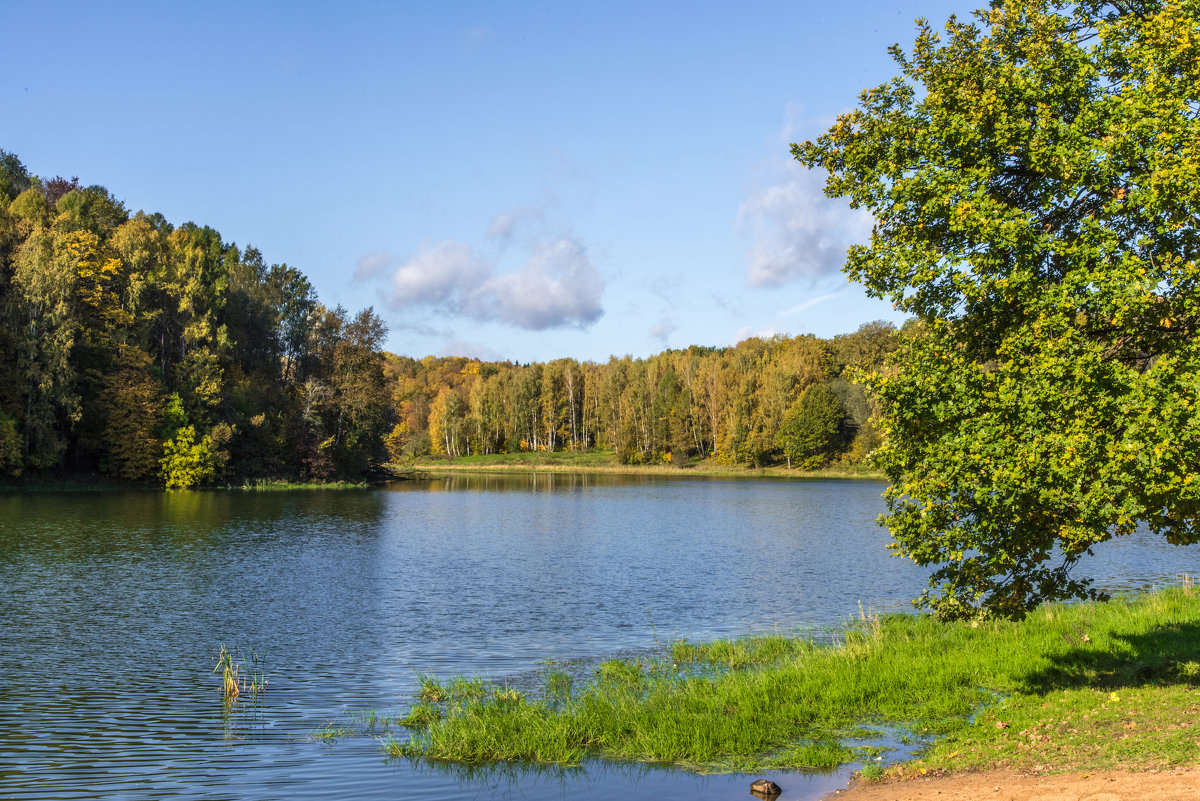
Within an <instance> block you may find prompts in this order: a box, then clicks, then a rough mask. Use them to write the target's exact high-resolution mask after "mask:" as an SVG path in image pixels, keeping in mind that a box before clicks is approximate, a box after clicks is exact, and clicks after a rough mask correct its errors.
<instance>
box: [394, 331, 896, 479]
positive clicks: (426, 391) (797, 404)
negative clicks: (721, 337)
mask: <svg viewBox="0 0 1200 801" xmlns="http://www.w3.org/2000/svg"><path fill="white" fill-rule="evenodd" d="M896 343H897V332H896V330H895V329H894V328H893V327H892V326H891V325H890V324H888V323H883V322H874V323H867V324H866V325H863V326H862V327H860V328H859V329H858V330H857V331H855V332H854V333H851V334H845V335H840V336H836V337H833V338H832V339H820V338H818V337H815V336H811V335H806V336H797V337H785V336H776V337H772V338H769V339H763V338H758V337H755V338H751V339H747V340H744V341H742V342H739V343H738V344H737V345H735V346H733V347H727V348H706V347H698V346H692V347H689V348H687V349H683V350H668V351H664V352H662V353H659V354H656V355H654V356H651V357H649V358H647V359H634V358H632V357H630V356H624V357H620V358H618V357H615V356H614V357H612V358H610V359H609V360H608V361H607V362H605V363H602V364H598V363H595V362H582V363H581V362H578V361H575V360H573V359H557V360H555V361H551V362H547V363H544V364H537V363H534V364H527V365H519V364H512V363H510V362H481V361H478V360H473V359H466V358H435V357H427V358H425V359H420V360H417V359H410V358H405V357H398V356H390V355H389V356H388V357H387V364H386V370H387V373H388V376H389V385H391V386H392V387H393V395H394V404H395V409H396V414H397V423H396V425H395V426H394V427H393V429H392V431H391V432H390V433H389V435H388V437H387V448H388V451H389V454H390V456H391V458H392V459H393V460H394V461H402V460H404V459H405V458H409V457H412V456H418V455H421V454H424V453H434V454H444V455H446V456H449V457H454V456H466V455H470V454H487V453H501V452H515V451H555V450H584V449H590V448H598V449H602V450H611V451H613V452H615V454H616V458H617V460H618V461H620V462H621V463H623V464H656V463H665V464H673V463H674V464H681V463H684V462H687V461H692V460H698V459H714V460H716V461H718V462H720V463H722V464H728V465H742V466H747V467H761V466H765V465H773V464H786V465H787V466H789V467H795V468H805V469H811V468H815V467H821V466H824V465H828V464H831V463H838V464H842V465H849V464H856V463H858V462H861V461H862V459H863V458H864V457H865V456H866V455H867V454H868V453H870V452H871V451H872V450H873V449H874V448H875V446H876V445H877V444H878V441H879V435H878V433H877V431H876V429H875V428H874V426H873V424H872V422H871V420H872V417H873V416H874V409H873V406H872V403H871V402H870V401H869V400H868V398H867V397H866V395H865V394H864V392H863V389H862V387H861V386H860V385H859V384H856V383H854V382H853V380H852V379H853V378H854V377H855V376H856V374H858V373H859V372H860V371H861V372H868V371H872V370H876V369H878V368H879V367H880V366H881V365H882V364H883V362H884V359H885V358H886V356H887V354H889V353H890V352H892V351H893V350H895V348H896Z"/></svg>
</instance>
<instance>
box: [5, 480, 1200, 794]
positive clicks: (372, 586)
mask: <svg viewBox="0 0 1200 801" xmlns="http://www.w3.org/2000/svg"><path fill="white" fill-rule="evenodd" d="M882 490H883V485H882V484H879V483H875V482H850V481H771V480H731V479H703V478H695V479H667V478H649V477H626V476H613V475H600V476H573V475H561V474H551V475H534V474H529V475H516V476H513V475H508V476H500V475H476V476H469V475H459V476H453V477H450V478H446V479H439V480H432V481H411V482H398V483H395V484H393V485H391V486H389V487H387V488H382V489H371V490H361V491H359V490H348V491H347V490H342V491H294V492H263V493H249V492H170V493H162V492H132V491H131V492H118V493H91V492H80V493H63V494H55V493H39V494H29V495H17V494H5V495H0V590H2V592H0V622H2V624H3V626H2V629H0V675H3V676H4V679H3V682H2V683H0V796H3V797H6V798H19V799H35V798H36V799H50V798H54V799H69V798H95V797H97V796H103V797H106V798H129V799H133V798H137V799H142V798H167V797H171V798H184V799H188V798H196V799H275V798H278V799H302V798H332V797H347V798H351V797H352V798H366V799H374V798H388V799H395V798H406V799H408V798H429V799H433V798H438V799H445V798H480V799H483V798H513V799H532V800H535V801H536V800H538V799H566V798H572V799H616V798H622V799H624V798H631V797H651V796H652V797H655V798H657V799H723V798H730V799H732V798H738V799H741V798H746V797H747V796H748V795H749V792H748V789H749V783H750V781H751V779H753V778H757V776H749V777H748V776H732V777H730V776H710V777H703V776H694V775H691V774H686V773H680V772H676V771H670V770H664V769H661V768H648V767H644V766H623V765H609V764H605V763H590V764H588V765H586V766H584V767H583V768H582V769H579V770H571V771H555V770H549V771H527V770H520V769H508V770H489V771H482V772H476V773H474V774H469V773H465V772H464V771H462V770H461V769H456V768H454V767H453V766H433V765H428V764H425V763H415V764H414V763H410V762H408V761H406V760H399V761H397V760H389V759H387V758H386V757H385V756H384V755H383V754H382V753H381V751H380V748H379V743H378V737H379V736H382V734H379V735H378V736H373V735H372V734H370V733H367V734H365V735H364V734H359V735H356V736H350V737H342V738H334V739H332V740H329V741H326V740H323V739H321V738H314V737H313V736H312V735H313V733H314V732H320V731H322V730H325V729H327V728H335V729H336V728H354V729H356V730H358V731H361V729H362V723H361V721H362V720H363V719H364V718H365V717H366V716H367V715H369V713H370V711H371V710H374V711H375V712H376V713H377V714H380V715H382V714H393V713H395V712H397V711H400V710H402V709H403V708H405V707H407V706H408V705H409V704H410V703H412V700H413V698H412V697H413V695H414V693H415V691H416V688H417V687H418V680H417V679H418V676H419V675H420V674H434V675H436V676H438V677H441V678H443V679H448V678H451V677H453V676H457V675H468V676H477V675H478V676H483V677H486V678H488V679H491V680H497V681H507V682H509V683H510V684H511V685H513V686H517V687H523V686H528V687H533V686H536V683H537V681H538V677H539V675H540V674H541V673H542V672H543V671H545V670H546V664H547V663H548V662H551V661H554V662H559V663H568V664H572V665H575V669H576V670H579V671H583V672H586V671H587V670H588V669H589V665H591V664H594V663H595V661H597V660H600V659H603V658H607V657H611V656H614V655H632V654H637V653H642V652H645V651H649V650H652V649H655V648H656V647H657V646H658V645H659V644H662V643H666V642H669V641H670V640H672V639H677V638H688V639H692V640H698V639H699V640H703V639H711V638H715V637H727V636H738V635H743V634H748V633H754V632H769V631H781V632H790V631H794V630H796V629H797V628H804V629H808V630H811V629H813V628H816V629H817V630H820V629H823V628H825V627H836V626H839V625H840V624H842V623H843V622H844V621H846V620H847V618H849V617H850V616H851V615H857V614H858V610H859V604H861V605H862V607H863V608H864V609H875V610H878V611H891V610H903V609H908V608H910V607H909V599H911V598H912V597H914V596H915V595H916V594H917V593H918V592H920V590H921V589H922V588H923V586H924V582H925V573H924V572H923V571H921V570H919V569H918V568H916V567H915V566H913V565H912V564H910V563H908V562H905V561H902V560H899V559H894V558H890V557H889V556H888V555H887V552H886V551H885V548H884V546H885V544H886V542H887V536H886V534H885V532H883V531H882V530H880V529H879V528H878V527H877V526H876V525H875V523H874V519H875V517H876V516H877V515H878V514H879V513H880V512H881V511H882V501H881V499H880V494H881V492H882ZM1198 555H1200V550H1198V549H1197V548H1196V547H1189V548H1174V547H1171V546H1168V545H1166V544H1165V543H1163V542H1161V541H1160V540H1158V539H1155V538H1154V537H1152V536H1149V535H1140V534H1139V535H1136V536H1134V537H1131V538H1127V539H1126V540H1124V541H1121V542H1118V543H1109V544H1106V545H1104V546H1102V547H1101V548H1099V549H1097V555H1096V556H1095V557H1094V558H1093V559H1092V560H1091V562H1090V563H1089V564H1088V565H1087V569H1088V570H1090V571H1091V573H1092V574H1093V575H1095V576H1097V577H1098V578H1099V584H1100V586H1101V587H1104V588H1107V589H1116V590H1121V589H1136V588H1140V587H1145V586H1151V585H1155V584H1163V583H1170V582H1173V581H1174V580H1175V579H1176V578H1177V577H1178V576H1179V575H1180V574H1182V573H1185V572H1192V573H1194V572H1195V568H1196V565H1197V564H1198V562H1197V556H1198ZM222 644H226V645H228V646H230V647H232V648H236V649H239V650H240V651H241V652H242V653H243V654H249V653H250V651H251V650H253V652H254V654H255V655H256V658H260V659H261V660H262V662H261V664H262V667H263V670H264V673H265V675H266V677H267V679H268V681H269V689H268V690H267V692H266V693H265V694H264V695H262V696H259V697H258V698H257V699H255V700H253V701H242V702H239V703H238V704H236V705H235V706H234V708H233V710H232V711H230V712H227V711H226V709H225V707H224V705H223V704H222V700H221V696H220V679H219V676H217V675H215V674H214V673H213V666H214V660H215V654H216V651H217V648H218V647H219V646H220V645H222ZM764 775H769V776H770V777H771V778H774V779H775V781H777V782H778V783H779V784H780V785H782V786H783V787H784V790H785V794H784V796H783V797H784V798H787V799H793V798H816V797H819V796H820V795H822V794H823V793H826V792H829V791H831V790H833V789H835V788H837V787H839V786H843V785H844V783H845V780H846V778H845V772H842V773H839V774H834V775H828V776H815V777H808V776H804V775H801V774H764Z"/></svg>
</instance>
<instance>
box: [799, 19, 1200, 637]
mask: <svg viewBox="0 0 1200 801" xmlns="http://www.w3.org/2000/svg"><path fill="white" fill-rule="evenodd" d="M893 54H894V57H895V60H896V62H897V64H898V65H899V70H900V76H899V77H897V78H895V79H894V80H892V81H890V82H888V83H885V84H883V85H881V86H878V87H876V88H874V89H870V90H867V91H866V92H864V93H863V94H862V95H861V97H860V102H859V105H858V107H857V108H856V109H855V110H853V111H851V112H849V113H847V114H845V115H843V116H841V117H839V118H838V120H837V122H836V123H835V124H834V125H833V127H832V128H831V129H830V130H829V131H828V132H827V133H826V134H825V135H824V136H822V137H820V138H819V139H817V140H816V141H815V142H813V141H810V142H804V143H802V144H799V145H794V146H793V154H794V155H795V157H796V158H797V159H798V160H799V161H800V162H802V163H804V164H805V165H807V166H809V167H820V168H824V169H825V170H826V171H827V172H828V176H829V177H828V182H827V184H826V194H828V195H829V196H831V197H846V198H849V199H850V202H851V205H853V206H855V207H861V208H865V209H868V210H869V211H870V212H871V213H872V214H873V215H874V218H875V226H874V230H873V232H872V234H871V237H870V241H869V242H867V243H865V244H862V245H859V246H856V247H854V248H852V249H851V250H850V252H849V255H848V259H847V263H846V268H845V269H846V272H847V274H848V275H849V276H850V277H851V278H852V279H854V280H856V281H859V282H861V283H862V284H864V285H865V286H866V288H867V289H868V291H869V292H870V293H871V294H872V295H875V296H877V297H881V298H889V299H890V300H891V301H892V302H893V303H894V304H895V305H896V307H897V308H899V309H902V310H904V311H907V312H911V313H913V314H915V315H916V316H917V317H918V319H919V322H920V324H919V325H917V326H914V327H913V328H912V335H911V336H909V337H908V338H907V341H906V342H905V344H904V345H903V347H902V349H901V350H900V351H899V352H898V353H897V354H896V357H895V358H894V359H893V362H892V364H893V365H894V367H893V368H892V369H891V370H890V371H883V372H881V373H879V374H877V375H876V377H875V379H874V387H875V391H876V392H877V394H878V398H879V400H880V402H881V404H882V408H883V415H884V418H885V421H884V425H885V435H886V438H885V444H884V446H883V448H882V452H881V464H882V465H883V467H884V468H885V469H886V471H887V474H888V476H889V478H890V480H891V487H890V489H889V490H888V491H887V495H886V499H887V508H888V511H887V514H886V515H885V516H884V517H883V522H884V523H885V524H886V525H887V526H888V528H889V529H890V530H891V532H892V536H893V540H894V541H893V546H892V547H893V548H894V549H895V551H896V552H898V553H899V554H901V555H904V556H907V557H910V558H912V559H913V560H914V561H916V562H917V563H919V564H922V565H932V566H936V567H937V569H936V571H935V572H934V574H933V579H932V581H931V588H930V590H929V591H928V592H927V593H926V594H925V595H924V596H923V597H922V599H919V600H920V601H923V602H924V603H926V604H929V605H930V606H932V607H933V608H934V609H935V610H936V611H938V612H939V613H941V614H942V615H944V616H947V617H956V616H962V615H970V614H976V613H977V612H978V611H980V610H982V611H983V612H985V613H987V614H996V615H1005V616H1021V615H1022V614H1024V613H1025V612H1026V611H1027V610H1029V609H1030V608H1032V607H1033V606H1035V605H1036V604H1038V603H1039V602H1041V601H1042V600H1045V599H1058V598H1068V597H1078V596H1082V595H1085V594H1087V593H1088V592H1089V586H1088V582H1087V581H1086V580H1085V579H1082V578H1080V577H1079V576H1078V575H1077V574H1075V573H1073V572H1072V570H1073V568H1075V567H1076V565H1077V563H1078V562H1079V561H1080V559H1081V558H1082V557H1084V556H1085V555H1087V554H1089V553H1091V549H1092V548H1093V547H1094V546H1096V545H1098V544H1099V543H1102V542H1104V541H1106V540H1109V539H1111V538H1113V537H1118V536H1122V535H1128V534H1130V533H1131V532H1133V531H1134V530H1135V529H1136V528H1137V527H1138V526H1142V525H1144V526H1147V527H1148V528H1149V529H1150V530H1151V531H1153V532H1156V533H1158V534H1160V535H1163V536H1164V537H1165V538H1166V539H1167V540H1168V541H1169V542H1172V543H1194V542H1196V541H1197V540H1198V539H1200V527H1198V525H1197V524H1198V521H1200V480H1198V479H1197V472H1198V470H1200V419H1198V418H1197V400H1198V398H1200V369H1198V368H1200V331H1198V329H1200V268H1198V266H1197V263H1196V259H1197V250H1198V248H1200V240H1198V238H1197V213H1198V212H1200V4H1198V3H1197V2H1195V0H1184V1H1182V2H1162V1H1160V0H1122V1H1121V2H1098V1H1097V0H1088V1H1087V2H1078V3H1068V2H1059V1H1057V0H1027V1H1026V2H1016V1H1014V2H1005V1H1002V0H997V2H994V3H992V5H991V6H990V7H989V8H987V9H985V10H982V11H980V12H977V13H976V14H975V19H974V21H972V22H962V21H958V20H955V19H953V18H952V19H951V20H950V21H949V22H948V23H947V24H946V26H945V29H944V33H940V34H939V33H938V32H937V31H936V30H935V29H934V28H933V27H931V26H930V25H929V24H927V23H925V22H924V21H919V35H918V37H917V39H916V43H915V45H914V46H913V48H912V50H911V51H910V52H903V51H901V50H900V49H899V48H894V49H893Z"/></svg>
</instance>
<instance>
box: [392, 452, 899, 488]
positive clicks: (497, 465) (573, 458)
mask: <svg viewBox="0 0 1200 801" xmlns="http://www.w3.org/2000/svg"><path fill="white" fill-rule="evenodd" d="M393 467H394V468H395V469H396V470H397V471H398V472H411V471H418V472H420V473H423V474H426V475H429V476H431V477H435V476H438V475H439V474H446V473H602V474H613V475H639V476H669V477H687V476H698V477H714V478H778V479H789V480H798V481H805V480H814V479H854V480H861V481H886V480H887V479H886V477H885V476H884V475H883V473H881V472H878V471H875V470H870V469H867V468H863V467H857V466H856V467H849V468H839V467H830V468H820V469H816V470H799V469H788V468H787V467H784V466H772V467H741V466H737V465H723V464H718V463H716V462H715V461H712V460H703V461H694V462H688V463H685V464H678V465H675V464H621V463H620V462H618V461H617V460H616V457H615V456H614V454H613V453H612V452H611V451H579V452H575V453H572V452H570V451H556V452H553V453H503V454H489V455H486V456H459V457H455V458H449V457H445V456H422V457H420V458H418V459H415V460H414V461H412V462H410V463H407V464H405V465H403V466H401V465H393Z"/></svg>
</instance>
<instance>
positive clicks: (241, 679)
mask: <svg viewBox="0 0 1200 801" xmlns="http://www.w3.org/2000/svg"><path fill="white" fill-rule="evenodd" d="M215 662H216V664H215V665H214V667H213V671H212V672H213V673H219V674H220V675H221V698H222V700H224V702H225V704H226V706H229V705H232V704H233V703H234V702H235V701H237V700H239V699H240V698H242V697H243V696H247V697H250V698H256V697H257V696H258V695H259V694H260V693H263V692H266V689H267V678H266V676H265V674H264V671H263V667H262V663H263V657H262V654H261V653H259V654H256V653H255V652H254V651H253V650H251V651H250V653H249V655H247V656H244V655H243V654H242V653H241V651H239V650H238V649H236V648H234V649H230V648H229V646H227V645H225V644H224V643H222V644H221V645H219V646H218V647H217V653H216V657H215Z"/></svg>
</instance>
